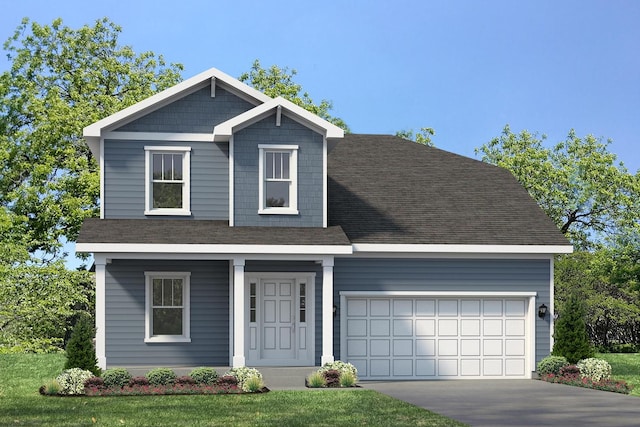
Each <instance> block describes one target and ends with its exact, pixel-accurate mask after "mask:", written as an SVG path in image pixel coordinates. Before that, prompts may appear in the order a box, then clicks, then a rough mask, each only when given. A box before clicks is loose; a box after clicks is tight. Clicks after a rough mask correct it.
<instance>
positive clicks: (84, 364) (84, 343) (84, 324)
mask: <svg viewBox="0 0 640 427" xmlns="http://www.w3.org/2000/svg"><path fill="white" fill-rule="evenodd" d="M94 335H95V329H94V327H93V322H92V321H91V317H90V316H89V315H88V314H86V313H83V314H82V315H80V317H78V320H77V321H76V324H75V326H74V327H73V332H72V333H71V338H70V339H69V342H68V343H67V348H66V351H67V361H66V363H65V365H64V368H65V369H71V368H80V369H83V370H85V371H91V373H93V375H95V376H99V375H100V368H98V359H97V358H96V350H95V348H94V347H93V337H94Z"/></svg>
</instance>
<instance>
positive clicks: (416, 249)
mask: <svg viewBox="0 0 640 427" xmlns="http://www.w3.org/2000/svg"><path fill="white" fill-rule="evenodd" d="M353 251H354V252H389V253H394V252H403V253H420V252H422V253H458V254H460V253H478V254H482V253H492V254H570V253H572V252H573V246H571V245H564V246H559V245H557V246H552V245H423V244H415V245H414V244H371V243H354V244H353Z"/></svg>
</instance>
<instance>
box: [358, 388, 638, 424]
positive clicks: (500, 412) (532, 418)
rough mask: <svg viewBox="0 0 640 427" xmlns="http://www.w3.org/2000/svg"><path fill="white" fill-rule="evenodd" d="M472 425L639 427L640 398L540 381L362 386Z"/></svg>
mask: <svg viewBox="0 0 640 427" xmlns="http://www.w3.org/2000/svg"><path fill="white" fill-rule="evenodd" d="M360 385H361V386H362V387H364V388H368V389H372V390H377V391H379V392H381V393H384V394H387V395H389V396H392V397H395V398H396V399H400V400H404V401H405V402H409V403H412V404H414V405H416V406H420V407H422V408H425V409H428V410H430V411H433V412H436V413H438V414H441V415H445V416H447V417H449V418H453V419H455V420H458V421H462V422H464V423H467V424H470V425H471V426H474V427H475V426H478V427H480V426H491V427H499V426H510V427H514V426H556V427H558V426H563V427H564V426H599V427H600V426H610V427H615V426H640V398H638V397H632V396H627V395H622V394H618V393H611V392H605V391H597V390H589V389H585V388H580V387H571V386H567V385H562V384H550V383H546V382H543V381H538V380H466V381H391V382H390V381H385V382H377V381H363V382H361V383H360Z"/></svg>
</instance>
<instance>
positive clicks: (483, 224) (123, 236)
mask: <svg viewBox="0 0 640 427" xmlns="http://www.w3.org/2000/svg"><path fill="white" fill-rule="evenodd" d="M301 173H304V171H302V172H301ZM328 175H329V177H328V179H329V183H328V199H329V207H328V215H329V227H328V228H326V229H322V228H309V227H229V225H228V222H227V221H210V220H197V221H190V220H183V219H153V220H148V219H103V220H100V219H95V218H91V219H87V220H85V222H84V224H83V227H82V230H81V231H80V235H79V236H78V240H77V241H78V242H80V243H178V244H247V245H350V244H351V243H371V244H466V245H562V246H564V245H568V244H569V242H568V241H567V240H566V238H565V237H564V236H563V235H562V234H561V233H560V231H559V230H558V228H557V227H556V226H555V224H554V223H553V222H552V221H551V219H549V217H547V215H546V214H545V213H544V212H543V211H542V210H541V209H540V208H539V207H538V205H537V204H536V202H535V201H534V200H533V199H532V198H531V197H530V196H529V195H528V193H527V192H526V191H525V190H524V189H523V188H522V186H520V184H519V183H518V182H517V181H516V179H515V178H514V177H513V176H512V175H511V173H510V172H508V171H507V170H504V169H501V168H498V167H495V166H492V165H488V164H486V163H483V162H480V161H477V160H473V159H470V158H467V157H463V156H459V155H456V154H453V153H449V152H446V151H443V150H439V149H437V148H432V147H426V146H424V145H420V144H415V143H411V142H407V141H405V140H403V139H400V138H398V137H395V136H389V135H354V134H349V135H345V137H344V139H343V140H341V141H340V142H338V143H337V144H336V145H335V146H333V147H332V149H331V151H330V153H329V156H328Z"/></svg>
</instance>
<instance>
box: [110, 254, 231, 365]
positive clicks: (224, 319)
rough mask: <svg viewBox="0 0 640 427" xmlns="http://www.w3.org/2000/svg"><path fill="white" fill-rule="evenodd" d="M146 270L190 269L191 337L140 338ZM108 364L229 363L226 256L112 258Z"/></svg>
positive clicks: (227, 265)
mask: <svg viewBox="0 0 640 427" xmlns="http://www.w3.org/2000/svg"><path fill="white" fill-rule="evenodd" d="M145 271H181V272H182V271H187V272H191V279H190V284H191V286H190V287H191V290H190V292H191V295H190V297H191V298H190V300H191V342H190V343H170V344H161V343H145V342H144V324H145V319H144V308H145V307H144V306H145V300H144V298H145V277H144V272H145ZM106 356H107V365H108V366H136V365H138V366H197V365H209V366H221V365H222V366H224V365H227V364H228V363H229V263H228V262H227V261H184V262H180V261H149V260H114V261H113V262H112V263H111V264H109V265H107V274H106Z"/></svg>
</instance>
